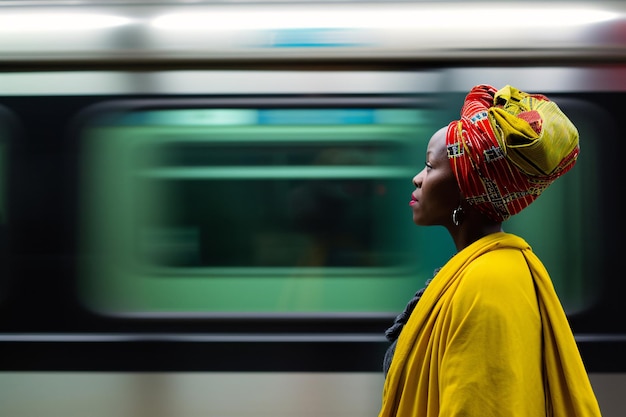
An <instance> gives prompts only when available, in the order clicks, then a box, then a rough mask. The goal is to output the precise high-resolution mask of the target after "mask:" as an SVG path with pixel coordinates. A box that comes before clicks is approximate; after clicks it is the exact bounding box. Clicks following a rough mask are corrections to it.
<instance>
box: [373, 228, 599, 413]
mask: <svg viewBox="0 0 626 417" xmlns="http://www.w3.org/2000/svg"><path fill="white" fill-rule="evenodd" d="M600 415H601V414H600V409H599V406H598V403H597V400H596V398H595V395H594V393H593V390H592V387H591V384H590V382H589V378H588V376H587V372H586V370H585V368H584V365H583V362H582V360H581V357H580V354H579V352H578V348H577V346H576V342H575V340H574V336H573V334H572V331H571V329H570V327H569V323H568V321H567V318H566V316H565V313H564V311H563V309H562V307H561V303H560V301H559V299H558V297H557V295H556V293H555V291H554V288H553V285H552V282H551V280H550V277H549V275H548V272H547V271H546V269H545V268H544V266H543V264H542V263H541V261H540V260H539V259H538V258H537V257H536V255H535V254H534V253H533V252H532V250H531V248H530V247H529V245H528V244H527V243H526V242H525V241H524V240H523V239H522V238H520V237H518V236H515V235H512V234H508V233H504V232H499V233H494V234H492V235H489V236H486V237H484V238H482V239H480V240H478V241H476V242H474V243H473V244H471V245H470V246H468V247H467V248H465V249H464V250H462V251H461V252H459V253H458V254H456V255H455V256H454V257H453V258H452V259H451V260H450V261H449V262H448V263H447V264H446V265H445V266H444V267H443V268H442V269H441V270H440V271H439V273H438V274H437V276H436V277H435V278H434V279H433V281H432V282H431V283H430V284H429V286H428V287H427V289H426V291H425V292H424V294H423V296H422V298H421V299H420V301H419V302H418V303H417V306H416V307H415V310H414V311H413V312H412V314H411V317H410V319H409V321H408V323H407V324H406V325H405V327H404V329H403V330H402V332H401V334H400V337H399V339H398V342H397V346H396V350H395V353H394V357H393V361H392V363H391V367H390V369H389V372H388V374H387V378H386V380H385V386H384V390H383V401H382V408H381V411H380V414H379V417H392V416H394V417H443V416H446V417H449V416H480V417H489V416H506V417H515V416H519V417H535V416H548V417H552V416H554V417H588V416H589V417H591V416H594V417H595V416H600Z"/></svg>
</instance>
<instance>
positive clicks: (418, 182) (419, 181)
mask: <svg viewBox="0 0 626 417" xmlns="http://www.w3.org/2000/svg"><path fill="white" fill-rule="evenodd" d="M420 174H421V172H420V173H418V174H417V175H415V176H414V177H413V185H414V186H415V188H421V187H422V179H421V176H420Z"/></svg>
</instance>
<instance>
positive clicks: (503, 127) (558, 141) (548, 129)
mask: <svg viewBox="0 0 626 417" xmlns="http://www.w3.org/2000/svg"><path fill="white" fill-rule="evenodd" d="M494 104H495V107H492V108H490V109H489V116H490V121H491V125H492V127H493V129H494V131H495V133H496V138H497V139H498V143H499V144H500V146H501V147H502V149H503V150H504V153H505V155H507V157H508V158H509V160H511V162H513V163H514V164H515V165H517V166H518V167H519V168H520V169H521V170H522V171H524V172H525V173H527V174H528V175H538V176H546V175H551V174H553V173H554V172H555V171H556V170H557V169H558V168H559V167H560V166H561V163H562V162H563V159H564V158H565V157H566V156H567V155H569V154H570V153H571V152H572V151H573V150H574V149H575V148H576V147H578V130H577V129H576V127H575V126H574V125H573V124H572V122H571V121H570V120H569V119H568V118H567V117H566V116H565V115H564V114H563V112H561V110H560V109H559V107H558V106H557V105H556V103H554V102H552V101H548V99H547V98H546V97H544V96H539V95H530V94H527V93H524V92H522V91H520V90H518V89H516V88H514V87H511V86H510V85H507V86H506V87H504V88H502V89H501V90H499V91H498V92H497V93H496V94H495V97H494ZM544 120H545V121H547V122H546V123H544Z"/></svg>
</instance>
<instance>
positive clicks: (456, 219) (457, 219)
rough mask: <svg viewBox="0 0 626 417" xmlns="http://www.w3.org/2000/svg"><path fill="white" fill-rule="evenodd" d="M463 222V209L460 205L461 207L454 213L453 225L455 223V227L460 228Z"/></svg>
mask: <svg viewBox="0 0 626 417" xmlns="http://www.w3.org/2000/svg"><path fill="white" fill-rule="evenodd" d="M462 221H463V207H461V205H460V204H459V206H458V207H457V208H455V209H454V211H453V212H452V223H454V225H455V226H458V225H460V224H461V222H462Z"/></svg>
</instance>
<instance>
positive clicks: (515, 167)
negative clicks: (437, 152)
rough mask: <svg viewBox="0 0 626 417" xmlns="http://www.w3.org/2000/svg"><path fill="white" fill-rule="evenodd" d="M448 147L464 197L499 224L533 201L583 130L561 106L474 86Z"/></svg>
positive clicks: (570, 157)
mask: <svg viewBox="0 0 626 417" xmlns="http://www.w3.org/2000/svg"><path fill="white" fill-rule="evenodd" d="M446 144H447V149H448V158H449V161H450V164H451V166H452V170H453V171H454V175H455V176H456V179H457V182H458V184H459V188H460V189H461V192H462V193H463V196H464V197H465V199H466V200H467V202H468V203H469V204H471V205H473V206H475V207H476V208H477V209H479V210H480V211H481V212H482V213H484V214H486V215H487V216H488V217H489V218H491V219H493V220H496V221H504V220H506V219H508V218H509V217H510V216H512V215H514V214H517V213H519V212H520V211H521V210H522V209H524V208H525V207H527V206H528V205H529V204H530V203H532V202H533V201H534V200H535V199H536V198H537V197H538V196H539V195H540V194H541V193H542V192H543V190H545V189H546V188H547V187H548V186H549V185H550V184H551V183H552V182H553V181H554V180H555V179H556V178H558V177H559V176H561V175H563V174H564V173H565V172H567V171H568V170H569V169H570V168H572V167H573V166H574V164H575V163H576V159H577V158H578V153H579V150H580V148H579V144H578V130H577V129H576V127H575V126H574V125H573V124H572V122H571V121H570V120H569V119H568V118H567V116H565V114H563V112H562V111H561V110H560V109H559V108H558V106H557V105H556V103H554V102H552V101H550V100H548V98H547V97H545V96H543V95H538V94H527V93H524V92H522V91H519V90H517V89H515V88H513V87H511V86H508V85H507V86H506V87H504V88H502V89H501V90H498V91H496V89H495V88H493V87H492V86H489V85H478V86H476V87H474V88H472V89H471V90H470V92H469V94H468V95H467V97H466V98H465V103H464V104H463V107H462V109H461V119H460V120H457V121H454V122H451V123H450V124H449V125H448V131H447V135H446Z"/></svg>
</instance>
